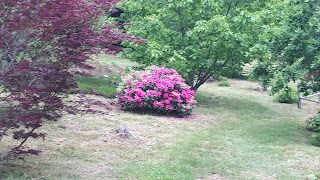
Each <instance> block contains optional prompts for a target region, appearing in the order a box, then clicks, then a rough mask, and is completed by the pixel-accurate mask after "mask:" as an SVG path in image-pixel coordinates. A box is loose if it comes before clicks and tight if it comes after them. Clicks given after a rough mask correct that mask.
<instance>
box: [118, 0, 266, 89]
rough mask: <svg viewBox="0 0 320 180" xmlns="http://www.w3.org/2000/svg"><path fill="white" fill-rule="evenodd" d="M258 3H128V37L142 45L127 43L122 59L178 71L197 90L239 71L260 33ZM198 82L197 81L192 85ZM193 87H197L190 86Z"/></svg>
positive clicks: (260, 4)
mask: <svg viewBox="0 0 320 180" xmlns="http://www.w3.org/2000/svg"><path fill="white" fill-rule="evenodd" d="M264 4H265V1H259V0H254V1H252V0H250V1H249V0H236V1H235V0H222V1H214V0H187V1H168V0H157V1H155V0H126V1H124V3H123V4H122V6H123V9H124V18H125V19H128V20H129V21H130V22H132V25H131V26H128V27H127V32H128V33H130V34H132V35H136V36H140V37H142V38H145V39H146V43H145V44H139V45H136V44H132V43H129V44H127V46H129V48H127V49H126V51H125V55H126V57H128V58H129V59H131V60H134V61H136V62H139V63H141V64H143V65H145V66H148V65H154V64H156V65H163V66H168V67H171V68H174V69H176V70H177V71H179V72H180V73H181V74H183V75H184V77H187V79H188V84H189V85H190V86H192V88H193V89H194V90H197V89H198V88H199V87H200V86H201V85H202V84H203V83H204V82H205V81H206V80H207V79H208V78H210V77H211V76H214V77H217V76H219V75H227V74H230V73H233V72H234V71H237V70H240V69H241V65H242V64H243V63H245V62H248V61H250V58H249V57H247V56H246V54H247V51H248V50H249V47H252V46H253V44H254V43H255V41H256V38H257V33H258V32H259V29H258V27H256V26H257V25H256V24H255V21H256V18H255V17H254V16H253V15H255V14H254V12H256V11H259V10H260V9H263V8H264ZM195 79H196V81H194V80H195ZM194 82H195V83H194Z"/></svg>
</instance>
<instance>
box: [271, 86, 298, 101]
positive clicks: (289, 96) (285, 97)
mask: <svg viewBox="0 0 320 180" xmlns="http://www.w3.org/2000/svg"><path fill="white" fill-rule="evenodd" d="M274 101H276V102H279V103H288V104H292V103H297V102H298V94H297V91H295V90H294V89H293V88H291V87H289V86H286V87H284V88H283V89H282V90H281V91H280V92H279V93H277V94H275V96H274Z"/></svg>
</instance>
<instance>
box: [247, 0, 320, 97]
mask: <svg viewBox="0 0 320 180" xmlns="http://www.w3.org/2000/svg"><path fill="white" fill-rule="evenodd" d="M265 5H266V8H265V9H263V10H261V11H259V12H257V15H256V16H257V17H260V18H259V20H258V21H259V22H260V24H261V27H262V28H261V32H260V33H259V38H258V39H259V41H258V43H257V44H256V45H255V46H254V47H252V48H251V55H253V56H252V57H256V58H258V57H259V58H261V57H266V56H270V59H271V61H273V62H276V63H277V72H276V73H275V75H276V76H275V77H274V80H273V87H272V90H273V92H277V91H280V90H281V89H282V88H285V87H287V86H288V83H289V82H290V81H297V80H298V79H302V81H300V84H301V85H302V86H303V90H304V91H305V92H315V91H319V90H320V85H319V84H320V77H319V73H318V71H317V70H319V69H318V68H319V67H320V60H319V57H320V56H319V54H320V9H319V5H320V1H317V0H304V1H301V0H284V1H283V0H272V1H270V2H268V3H266V4H265Z"/></svg>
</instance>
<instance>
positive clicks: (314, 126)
mask: <svg viewBox="0 0 320 180" xmlns="http://www.w3.org/2000/svg"><path fill="white" fill-rule="evenodd" d="M306 128H307V129H308V130H309V131H313V132H320V111H319V112H318V114H317V115H315V116H313V117H310V118H308V119H307V125H306Z"/></svg>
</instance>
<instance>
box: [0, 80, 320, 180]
mask: <svg viewBox="0 0 320 180" xmlns="http://www.w3.org/2000/svg"><path fill="white" fill-rule="evenodd" d="M230 84H231V87H219V86H217V85H216V84H214V83H210V84H205V85H203V86H202V87H201V88H200V89H199V91H198V92H197V98H196V99H197V101H198V106H197V107H196V108H195V109H194V111H193V114H192V116H191V117H189V118H182V119H181V118H173V117H166V116H164V117H161V116H154V115H139V114H132V113H129V112H122V111H120V110H118V109H117V108H114V110H113V111H111V112H110V113H109V114H108V115H98V114H96V115H89V114H82V115H65V116H64V117H63V118H61V119H60V120H59V121H57V122H51V123H47V124H45V125H44V127H43V128H42V130H43V131H44V132H47V134H48V135H47V139H46V140H45V141H44V142H43V141H41V140H31V141H30V142H29V146H31V147H36V148H39V149H41V150H42V151H43V152H42V154H41V155H40V156H30V157H27V158H26V159H25V161H21V160H16V161H12V162H9V163H8V164H0V179H6V180H9V179H14V180H20V179H21V180H25V179H39V180H40V179H47V180H51V179H52V180H56V179H85V180H87V179H88V180H89V179H90V180H91V179H97V180H99V179H177V180H178V179H179V180H180V179H190V180H193V179H195V178H197V177H198V178H202V179H281V180H282V179H284V180H286V179H288V180H292V179H305V178H306V177H307V175H309V174H312V173H315V172H319V171H320V169H319V167H320V162H319V161H318V160H317V157H319V156H320V151H319V147H315V146H312V145H311V144H310V143H309V142H308V138H309V137H310V134H311V133H310V132H308V131H306V130H305V127H304V126H305V120H306V118H307V117H309V116H311V115H313V114H315V113H316V111H317V108H319V105H315V104H312V103H308V102H304V104H303V108H304V109H297V107H296V105H294V104H279V103H276V102H273V100H272V97H271V96H269V95H268V94H267V93H262V92H260V91H256V90H254V89H256V87H258V85H257V84H255V83H252V82H247V81H240V80H230ZM101 100H104V101H110V100H105V99H101ZM119 125H124V126H127V127H128V129H129V131H130V132H131V134H132V135H133V137H134V139H132V140H117V139H108V138H106V137H107V135H108V132H109V131H110V130H111V129H112V128H113V127H116V126H119ZM12 143H13V142H12V141H10V139H6V141H3V142H1V147H7V146H10V145H11V144H12ZM0 152H1V148H0Z"/></svg>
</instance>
